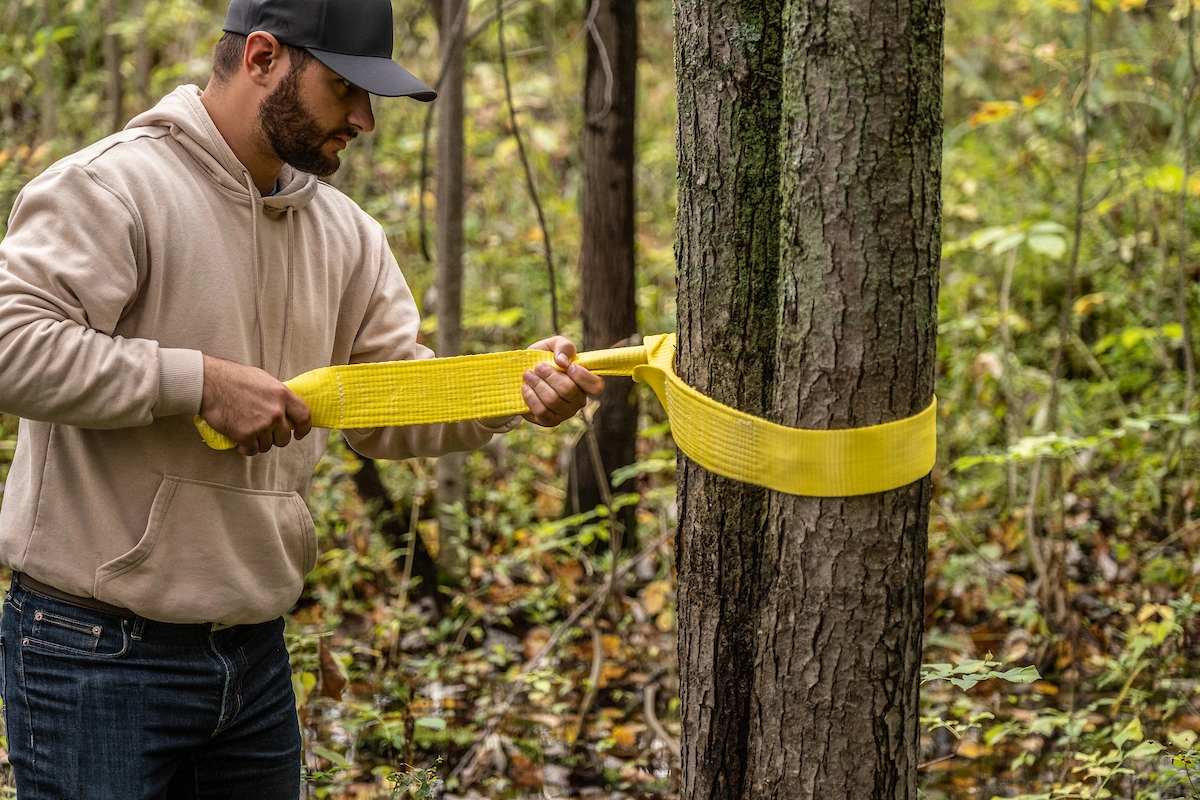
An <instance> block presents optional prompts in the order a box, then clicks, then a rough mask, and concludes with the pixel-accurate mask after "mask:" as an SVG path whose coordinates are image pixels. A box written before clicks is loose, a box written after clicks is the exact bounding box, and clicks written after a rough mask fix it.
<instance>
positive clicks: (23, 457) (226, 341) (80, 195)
mask: <svg viewBox="0 0 1200 800" xmlns="http://www.w3.org/2000/svg"><path fill="white" fill-rule="evenodd" d="M418 322H419V320H418V316H417V309H416V305H415V304H414V302H413V299H412V295H411V293H410V292H409V289H408V287H407V285H406V284H405V282H404V278H403V277H402V276H401V274H400V270H399V268H398V267H397V265H396V261H395V258H394V257H393V255H392V253H391V250H390V249H389V248H388V244H387V240H386V238H385V236H384V233H383V230H382V229H381V227H380V226H379V224H378V223H377V222H375V221H374V220H372V219H371V218H370V217H369V216H367V214H365V213H364V212H363V211H362V210H361V209H359V208H358V206H357V205H355V204H354V202H353V201H351V200H350V199H349V198H347V197H346V196H344V195H343V194H341V193H340V192H338V191H337V190H336V189H333V188H331V187H330V186H328V185H326V184H323V183H320V182H319V181H318V180H317V179H316V178H315V177H313V176H311V175H307V174H304V173H300V172H297V171H295V170H292V169H290V168H287V167H285V168H284V171H283V173H282V174H281V176H280V183H279V192H278V194H277V195H275V196H273V197H267V198H263V197H261V196H260V195H259V193H258V191H257V190H256V189H255V188H254V184H253V181H251V179H250V176H249V173H248V172H247V171H246V169H245V168H244V167H243V166H242V165H241V163H240V162H239V161H238V160H237V158H236V157H235V156H234V154H233V151H232V150H230V149H229V147H228V145H226V143H225V141H224V139H222V137H221V135H220V134H219V133H218V131H217V129H216V127H215V126H214V125H213V123H212V120H211V119H210V118H209V116H208V114H207V113H206V112H205V110H204V106H203V105H202V104H201V103H200V92H199V90H198V89H197V88H196V87H194V86H185V87H181V88H179V89H177V90H175V92H173V93H172V94H170V95H168V96H167V97H165V98H164V99H163V100H162V102H160V103H159V104H158V105H157V106H156V107H154V108H153V109H151V110H150V111H148V112H146V113H145V114H142V115H141V116H139V117H137V118H136V119H134V120H133V121H132V122H130V123H129V125H128V127H127V128H126V129H125V130H124V131H123V132H121V133H118V134H115V135H113V136H110V137H108V138H106V139H103V140H102V141H99V142H97V143H96V144H94V145H92V146H90V147H88V148H86V149H84V150H82V151H80V152H78V153H76V154H74V155H72V156H70V157H68V158H65V159H63V160H62V161H60V162H58V163H57V164H55V165H54V166H52V167H51V168H50V169H49V170H47V171H46V172H45V173H44V174H43V175H41V176H39V177H38V178H36V179H35V180H33V181H31V182H30V183H29V185H28V186H26V187H25V189H24V191H22V192H21V194H20V196H19V197H18V198H17V201H16V204H15V205H14V206H13V210H12V215H11V218H10V221H9V231H8V235H7V237H6V238H5V239H4V240H3V241H2V242H0V410H3V411H5V412H8V413H11V414H16V415H19V416H20V417H22V420H21V424H20V431H19V435H18V443H17V451H16V454H15V457H14V460H13V464H12V468H11V470H10V473H9V477H8V483H7V486H6V488H5V491H4V504H3V508H2V509H0V561H3V563H5V564H7V565H9V566H10V567H12V568H13V569H15V570H19V571H21V572H25V573H28V574H29V575H30V576H32V577H33V578H35V579H37V580H39V581H42V582H45V583H48V584H50V585H52V586H55V587H57V588H59V589H61V590H63V591H66V592H70V593H72V594H75V595H81V596H89V597H95V598H96V599H99V600H102V601H104V602H106V603H111V604H113V605H118V606H124V607H127V608H130V609H132V610H133V611H135V612H137V613H138V614H141V615H142V616H145V617H148V618H150V619H155V620H160V621H164V622H222V623H249V622H260V621H264V620H268V619H272V618H274V617H276V616H278V615H279V614H281V613H282V612H284V611H286V610H287V609H288V608H289V607H290V606H291V605H292V603H294V602H295V601H296V598H297V597H298V596H299V594H300V591H301V589H302V587H303V581H304V576H305V574H306V573H307V572H308V571H309V570H310V569H312V567H313V565H314V563H315V561H316V557H317V542H316V536H315V534H314V530H313V523H312V519H311V517H310V516H309V513H308V509H307V508H306V506H305V502H304V499H303V498H304V495H305V493H306V491H307V487H308V484H309V480H310V479H311V477H312V473H313V469H314V468H315V466H316V464H317V461H318V460H319V459H320V457H321V454H322V452H323V451H324V448H325V443H326V439H327V438H328V432H327V431H314V432H313V433H312V434H311V435H309V436H308V437H307V438H306V439H304V440H303V441H298V442H293V443H292V444H290V445H288V446H287V447H284V448H275V449H272V450H270V451H268V452H267V453H265V454H263V455H258V456H253V457H249V458H248V457H245V456H241V455H239V454H238V453H237V452H236V451H225V452H217V451H213V450H210V449H209V448H208V447H206V446H205V444H204V443H203V441H201V439H200V436H199V434H198V433H197V432H196V429H195V428H194V427H193V425H192V415H193V414H195V413H196V412H197V411H198V410H199V408H200V399H201V394H202V388H203V359H202V355H201V354H202V353H206V354H208V355H211V356H216V357H218V358H223V359H228V360H230V361H236V362H238V363H241V364H249V365H253V366H257V367H261V368H263V369H265V370H266V371H268V372H270V373H271V374H273V375H275V376H277V377H278V378H280V379H286V378H290V377H292V376H294V375H298V374H300V373H302V372H305V371H307V370H310V369H314V368H316V367H324V366H329V365H331V364H347V363H354V362H361V361H390V360H401V359H412V358H426V357H429V356H430V355H432V354H431V353H430V352H429V351H428V350H427V349H426V348H424V347H422V346H421V345H419V344H417V342H416V335H417V326H418ZM493 432H494V429H492V428H489V427H487V426H484V425H482V424H481V423H476V422H469V423H461V424H458V425H445V426H441V425H437V426H422V427H413V428H385V429H376V430H370V431H352V432H348V438H349V440H350V443H351V445H352V446H353V447H354V448H355V449H356V450H357V451H358V452H360V453H362V454H363V455H366V456H371V457H380V458H407V457H411V456H433V455H438V454H441V453H445V452H451V451H455V450H471V449H474V448H477V447H480V446H482V445H483V444H484V443H486V442H487V441H488V439H490V438H491V435H492V433H493Z"/></svg>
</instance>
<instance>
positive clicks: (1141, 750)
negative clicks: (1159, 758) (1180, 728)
mask: <svg viewBox="0 0 1200 800" xmlns="http://www.w3.org/2000/svg"><path fill="white" fill-rule="evenodd" d="M1162 751H1163V746H1162V745H1161V744H1159V743H1158V742H1142V743H1141V744H1139V745H1138V746H1137V747H1135V748H1133V749H1132V750H1130V751H1129V753H1128V754H1127V755H1128V757H1129V758H1151V757H1153V756H1156V755H1158V754H1159V753H1161V752H1162Z"/></svg>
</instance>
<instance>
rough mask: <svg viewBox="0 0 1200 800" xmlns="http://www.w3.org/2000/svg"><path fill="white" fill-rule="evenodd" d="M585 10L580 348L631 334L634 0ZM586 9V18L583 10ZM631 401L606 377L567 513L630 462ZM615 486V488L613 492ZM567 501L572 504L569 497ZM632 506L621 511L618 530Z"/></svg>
mask: <svg viewBox="0 0 1200 800" xmlns="http://www.w3.org/2000/svg"><path fill="white" fill-rule="evenodd" d="M593 2H594V5H593V6H592V7H590V8H589V9H588V15H589V19H592V22H593V25H594V28H595V32H596V34H598V36H599V39H600V42H601V44H602V45H603V48H600V47H597V45H596V42H595V39H594V38H593V36H592V35H589V34H587V33H585V35H587V36H588V57H587V83H586V87H585V92H584V124H583V235H582V242H581V245H580V256H579V269H580V273H581V278H582V281H581V282H582V284H583V294H582V296H583V303H582V312H583V346H584V348H585V349H588V350H595V349H600V348H605V347H611V346H613V345H614V344H615V343H617V342H619V341H621V340H623V339H628V338H629V337H630V336H632V335H633V334H634V333H636V332H637V300H636V297H635V295H634V289H635V288H636V273H635V269H634V247H633V245H634V171H633V167H634V116H635V111H636V103H635V95H636V90H637V51H638V41H637V36H638V26H637V0H593ZM593 10H594V11H595V14H594V16H593V15H592V11H593ZM637 412H638V409H637V396H636V395H635V394H634V393H633V381H632V379H629V378H608V379H606V380H605V387H604V394H602V395H601V396H600V408H599V409H598V410H597V411H596V414H595V416H594V417H593V419H592V425H593V429H594V431H595V435H596V439H597V443H598V444H599V452H600V463H601V465H602V467H603V470H604V472H603V473H602V474H597V472H596V470H595V469H594V467H595V464H593V459H592V458H590V457H589V449H588V447H587V446H586V445H585V444H584V443H580V445H579V446H577V447H576V448H575V451H574V453H573V454H572V456H573V458H572V467H573V470H574V474H573V479H574V480H573V485H574V486H575V487H576V492H574V493H573V495H574V498H573V499H575V502H574V503H573V505H575V506H576V507H575V509H574V510H575V511H586V510H591V509H593V508H595V507H596V506H597V505H599V504H600V502H601V499H602V491H601V488H600V485H599V483H598V481H601V480H604V481H607V480H608V475H609V474H611V473H612V471H613V470H615V469H617V468H619V467H624V466H626V465H628V464H632V463H633V461H634V456H635V445H636V441H637V417H638V414H637ZM617 488H619V487H617ZM576 498H577V499H576ZM633 511H634V509H633V507H632V506H629V507H627V508H626V509H625V511H624V512H623V513H622V517H623V518H624V519H623V520H622V521H623V522H624V525H625V528H626V530H631V529H632V525H633Z"/></svg>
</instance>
